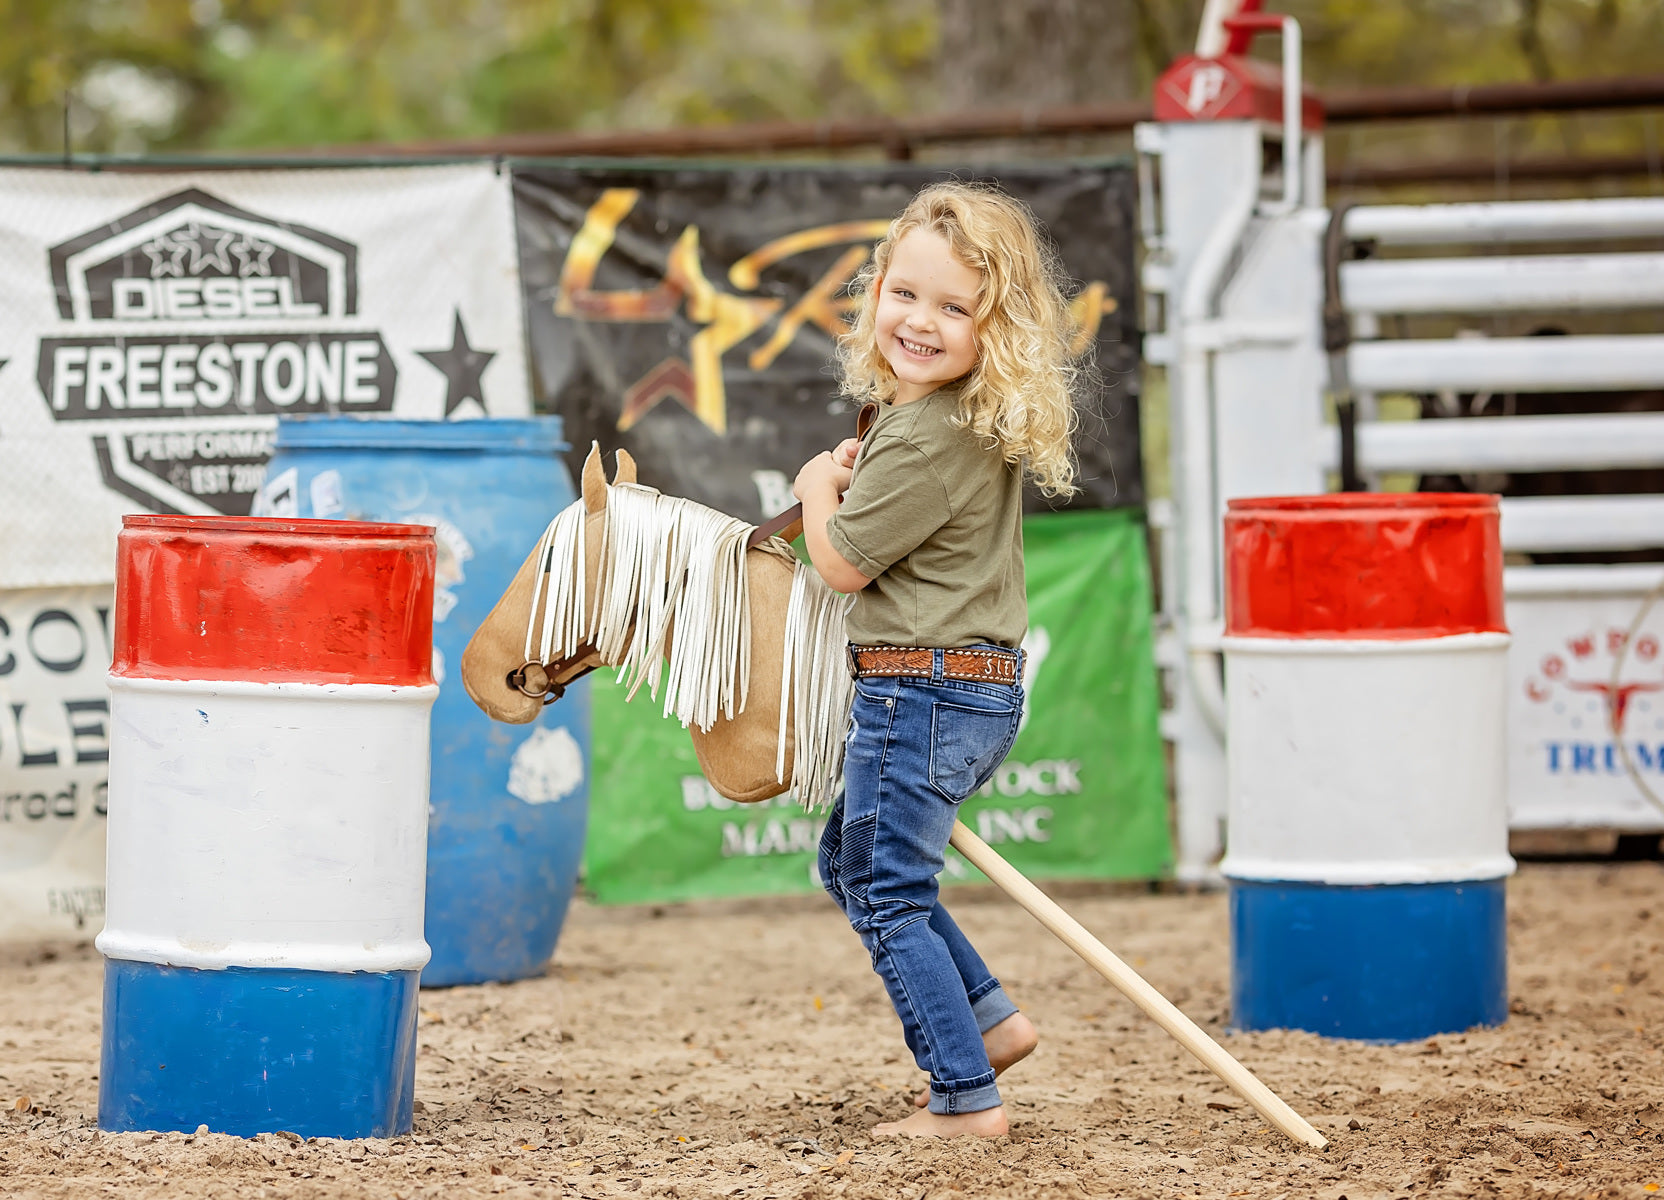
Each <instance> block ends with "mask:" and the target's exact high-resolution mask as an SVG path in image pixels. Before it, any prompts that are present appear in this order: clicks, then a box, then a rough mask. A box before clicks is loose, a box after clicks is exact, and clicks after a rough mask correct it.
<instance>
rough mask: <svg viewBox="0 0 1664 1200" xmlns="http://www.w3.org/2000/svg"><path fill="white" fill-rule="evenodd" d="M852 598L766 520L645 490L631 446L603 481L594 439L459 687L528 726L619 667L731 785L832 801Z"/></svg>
mask: <svg viewBox="0 0 1664 1200" xmlns="http://www.w3.org/2000/svg"><path fill="white" fill-rule="evenodd" d="M759 534H761V535H762V536H759ZM848 607H849V599H848V597H845V596H841V595H839V594H838V593H836V592H833V591H832V590H831V589H829V588H828V587H827V586H826V584H825V583H824V582H823V581H822V580H821V578H820V576H819V575H818V574H817V573H816V572H815V570H814V569H813V568H812V567H807V566H805V565H804V564H802V563H800V562H798V560H797V558H796V557H795V556H794V555H793V554H792V552H791V548H790V546H789V545H787V543H786V542H785V541H784V540H782V539H780V538H778V537H769V536H767V535H766V527H765V530H756V529H754V527H752V526H750V525H747V524H745V523H744V522H743V521H739V520H736V519H734V518H732V517H729V516H725V515H724V514H722V513H719V512H716V511H715V510H713V509H710V508H706V507H704V506H703V505H700V504H695V503H694V502H693V501H691V500H683V499H678V498H676V497H671V496H663V495H660V494H659V493H658V492H657V491H655V490H653V489H652V488H648V487H643V486H642V485H640V484H638V483H637V482H636V467H635V462H634V461H633V460H632V459H631V458H630V456H629V455H628V454H627V453H625V452H624V451H623V450H620V451H618V457H617V470H616V471H615V473H614V476H613V481H612V483H611V484H610V485H609V484H608V483H607V481H606V476H605V472H604V471H603V468H602V464H601V453H600V450H599V448H598V447H591V449H590V452H589V457H588V459H587V460H586V461H585V462H584V470H583V494H582V496H581V497H580V498H579V499H578V500H576V501H574V502H573V503H572V505H571V506H569V507H568V508H567V509H565V510H564V511H562V512H561V513H560V514H558V515H557V516H556V517H555V519H554V520H553V521H551V522H550V524H549V527H548V528H547V529H546V530H545V531H544V533H543V536H542V537H541V538H540V539H539V540H538V544H537V545H536V546H535V547H533V549H532V551H531V553H530V554H529V555H527V557H526V561H525V562H524V563H523V564H521V567H520V570H519V571H518V573H516V575H515V577H514V581H513V582H512V583H511V584H509V587H508V590H507V591H506V592H504V593H503V597H502V599H501V600H499V601H498V602H497V605H496V607H495V608H493V609H492V610H491V613H490V615H488V616H487V617H486V618H485V621H484V622H483V623H482V624H481V625H480V627H479V629H478V630H476V631H475V633H474V636H473V638H472V639H471V640H470V641H469V643H468V648H467V649H466V650H465V651H464V652H463V655H462V683H463V686H464V687H465V688H466V689H467V691H468V694H469V695H470V696H471V697H473V700H474V703H476V704H478V705H479V706H480V708H481V709H483V710H484V711H485V712H486V714H487V715H488V716H490V717H492V718H494V719H496V720H499V721H508V722H510V723H513V724H524V723H526V722H528V721H531V720H533V719H535V718H536V716H537V714H538V712H539V711H540V710H541V709H542V707H543V706H544V705H545V704H546V703H549V702H550V701H551V700H553V699H558V698H559V696H560V695H561V694H562V692H563V691H564V690H565V688H566V686H567V685H568V684H570V683H571V682H572V681H573V680H575V679H577V678H578V677H579V676H581V675H584V674H587V673H588V672H590V671H592V670H594V669H595V668H596V667H599V666H612V667H617V668H619V683H620V684H621V685H623V686H626V687H628V688H629V694H630V695H631V696H632V697H633V696H634V695H635V693H636V691H637V690H638V689H639V688H640V687H641V686H642V685H643V684H644V683H645V684H646V685H647V688H648V691H649V693H650V694H651V695H654V696H657V695H658V690H659V688H660V687H661V686H662V687H663V689H664V713H665V715H666V716H675V717H676V718H677V719H679V720H680V721H681V722H682V724H683V725H684V726H686V727H688V728H689V730H690V732H691V733H692V735H693V748H694V753H695V754H696V755H697V756H698V758H699V767H700V769H701V770H702V771H703V772H704V773H705V777H706V779H708V780H709V781H710V782H711V785H712V786H713V787H715V788H716V790H717V791H718V792H720V793H721V794H722V795H724V796H726V797H728V798H729V799H731V800H737V801H741V802H750V801H756V800H766V799H768V798H770V797H772V796H778V795H780V794H781V793H782V792H785V791H787V790H788V789H790V790H792V791H795V792H796V794H797V796H798V798H799V799H800V800H801V801H802V802H803V803H804V804H805V805H806V806H814V805H825V804H830V802H831V800H832V798H833V793H834V791H835V789H836V787H837V784H838V780H839V776H840V774H841V771H842V759H843V731H844V722H845V720H846V718H847V714H848V711H849V702H850V696H851V684H850V679H849V675H848V672H847V669H846V668H845V666H844V644H845V643H844V636H845V635H844V614H845V613H846V612H847V611H848Z"/></svg>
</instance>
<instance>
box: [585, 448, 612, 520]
mask: <svg viewBox="0 0 1664 1200" xmlns="http://www.w3.org/2000/svg"><path fill="white" fill-rule="evenodd" d="M583 483H584V511H585V512H589V513H598V512H600V511H601V510H602V509H604V508H606V507H607V473H606V470H605V468H603V467H602V466H601V444H600V443H599V442H591V443H590V444H589V457H588V458H586V459H584V480H583Z"/></svg>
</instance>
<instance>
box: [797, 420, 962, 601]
mask: <svg viewBox="0 0 1664 1200" xmlns="http://www.w3.org/2000/svg"><path fill="white" fill-rule="evenodd" d="M952 515H953V513H952V511H951V510H950V508H949V507H948V493H947V488H946V487H945V486H944V485H943V483H942V480H941V478H940V477H939V476H938V475H937V473H936V469H935V468H934V467H933V466H931V464H930V460H929V459H928V458H927V457H925V455H924V453H923V452H922V451H920V450H919V448H918V447H917V446H915V445H913V443H911V442H909V441H906V440H904V439H902V438H897V437H883V436H882V435H880V436H878V437H875V438H874V439H873V441H872V443H871V444H870V445H868V446H867V447H866V449H865V450H864V451H863V452H862V454H861V458H860V460H859V462H858V463H857V464H856V468H855V480H854V482H853V483H852V484H851V485H850V488H849V491H847V492H845V493H844V499H843V503H842V504H841V505H839V507H838V510H837V512H835V513H833V514H832V516H831V518H830V519H829V520H828V521H827V523H826V535H827V540H828V541H830V542H831V543H832V548H833V549H834V550H836V551H837V552H838V553H839V554H841V555H842V556H843V557H844V560H845V561H846V562H848V563H849V565H850V566H852V567H854V568H855V569H856V570H857V571H859V572H861V574H863V575H865V576H866V577H867V578H868V579H876V578H878V576H880V575H882V574H883V573H884V572H885V571H886V570H888V569H889V567H890V565H891V564H892V563H894V562H896V561H897V560H898V559H901V558H903V557H905V556H906V555H907V554H908V553H910V552H911V551H912V550H913V549H914V548H915V547H917V546H918V545H919V544H920V543H921V542H923V541H924V540H925V539H926V538H928V537H929V536H930V535H931V534H933V533H935V532H936V531H937V530H938V529H940V528H941V527H942V526H943V525H944V524H946V523H947V520H948V518H949V517H951V516H952Z"/></svg>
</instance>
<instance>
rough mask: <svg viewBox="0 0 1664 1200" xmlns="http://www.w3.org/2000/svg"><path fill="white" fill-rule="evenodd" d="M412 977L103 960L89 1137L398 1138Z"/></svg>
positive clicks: (410, 1041) (403, 1128)
mask: <svg viewBox="0 0 1664 1200" xmlns="http://www.w3.org/2000/svg"><path fill="white" fill-rule="evenodd" d="M416 977H417V972H415V971H394V972H373V971H296V970H288V969H283V968H273V969H264V968H261V969H256V968H251V967H227V968H225V969H224V970H218V971H200V970H192V969H190V968H186V967H168V966H162V965H159V964H157V963H146V962H128V961H125V960H122V959H106V960H105V963H104V1039H103V1043H104V1044H103V1057H102V1060H101V1063H100V1067H99V1075H98V1127H99V1128H100V1129H104V1130H108V1131H111V1132H122V1131H128V1130H139V1129H154V1130H169V1129H178V1130H185V1131H187V1132H190V1131H193V1130H195V1129H196V1128H197V1126H199V1125H206V1126H208V1128H209V1129H211V1130H213V1131H214V1132H215V1133H231V1134H236V1135H237V1136H239V1137H252V1136H253V1135H255V1134H257V1133H274V1132H276V1131H277V1130H280V1129H286V1130H289V1131H291V1132H293V1133H298V1134H300V1135H301V1136H302V1137H336V1138H359V1137H390V1136H393V1135H395V1134H401V1133H408V1132H410V1120H411V1105H412V1102H413V1100H414V1098H415V1097H414V1089H415V1081H416V998H417V982H416Z"/></svg>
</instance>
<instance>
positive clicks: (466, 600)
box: [261, 417, 589, 987]
mask: <svg viewBox="0 0 1664 1200" xmlns="http://www.w3.org/2000/svg"><path fill="white" fill-rule="evenodd" d="M565 449H566V445H565V443H564V442H563V441H562V440H561V425H560V418H558V417H533V418H528V419H523V420H516V419H498V418H489V419H482V420H474V421H451V422H445V421H393V420H379V419H374V418H370V419H366V418H361V417H296V418H285V419H283V420H281V421H279V422H278V430H277V446H276V452H275V454H274V455H273V457H272V460H271V463H270V465H269V466H268V467H267V471H266V486H265V488H264V489H263V490H262V493H261V496H262V511H267V513H268V515H275V516H282V515H292V516H298V517H341V518H346V519H351V520H366V521H400V522H409V523H412V524H420V525H432V526H434V528H435V529H436V531H437V532H436V535H435V537H436V540H437V542H438V546H439V563H438V575H437V578H436V580H435V586H434V625H433V645H434V678H435V679H436V681H437V682H438V683H439V699H438V700H437V702H436V703H435V704H434V706H433V736H432V756H433V775H432V781H431V784H430V796H431V803H432V808H431V815H430V818H429V825H428V877H427V922H426V931H425V932H426V937H427V941H428V945H429V946H431V947H432V948H433V958H432V960H431V961H430V962H429V963H428V965H427V966H426V967H425V968H423V970H422V986H423V987H433V986H444V985H448V984H459V983H482V982H485V981H487V980H510V979H523V978H525V977H526V976H528V975H535V974H537V973H538V972H539V971H540V970H542V968H543V965H544V964H545V963H546V962H548V960H549V957H550V955H552V954H553V953H554V949H555V943H556V941H557V940H558V939H559V937H560V929H561V924H562V922H563V921H564V920H565V918H566V909H567V905H568V903H569V902H570V901H571V898H572V893H573V890H574V888H575V887H576V884H577V877H578V863H579V860H580V858H581V857H582V852H583V841H584V829H585V825H586V821H587V817H588V808H589V788H588V774H589V771H588V765H589V692H588V689H587V688H585V687H584V686H582V685H581V684H580V686H578V687H575V688H573V689H571V690H570V691H568V692H567V694H566V696H565V698H564V699H562V700H561V701H559V702H558V703H556V704H553V705H551V706H549V707H548V708H546V709H544V710H543V715H542V716H541V717H540V718H539V719H538V720H537V721H536V722H535V723H534V724H531V725H504V724H501V723H498V722H493V721H492V720H490V719H489V718H488V717H486V716H485V714H484V713H482V712H481V711H480V710H479V709H478V708H477V707H476V706H475V704H474V702H473V701H472V700H470V699H469V698H468V694H467V692H466V691H464V690H463V687H462V680H461V677H460V676H459V675H458V674H457V672H458V670H459V666H460V664H461V662H462V651H463V648H464V647H465V646H467V644H468V639H469V638H470V637H472V636H473V633H474V630H475V629H476V628H478V627H479V624H480V622H481V621H482V620H484V619H485V616H486V614H487V613H489V612H490V611H491V609H492V607H493V606H494V605H495V604H496V603H497V600H498V599H499V598H500V597H501V596H502V594H503V592H504V591H505V590H507V588H508V585H509V582H510V581H511V580H512V579H513V578H514V573H515V572H516V571H517V570H518V569H519V567H520V564H521V562H523V561H524V560H525V557H526V555H527V554H529V553H530V552H531V549H532V547H533V545H534V544H535V543H536V541H537V538H538V536H539V535H540V534H541V533H542V532H543V529H544V527H545V526H546V525H547V524H548V523H549V521H550V519H551V518H553V516H554V515H555V513H557V512H559V511H560V510H561V509H562V508H565V507H566V506H567V505H568V504H570V503H571V502H572V501H573V500H574V499H575V493H574V492H573V490H572V482H571V479H570V477H569V476H568V474H567V471H566V465H565V463H564V461H563V460H562V458H561V457H560V455H561V452H562V451H564V450H565Z"/></svg>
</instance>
